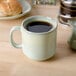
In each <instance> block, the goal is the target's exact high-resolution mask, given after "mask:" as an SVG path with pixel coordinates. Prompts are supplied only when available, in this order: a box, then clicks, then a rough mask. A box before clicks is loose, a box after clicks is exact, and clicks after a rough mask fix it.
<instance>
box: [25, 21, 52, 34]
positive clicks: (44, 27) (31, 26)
mask: <svg viewBox="0 0 76 76" xmlns="http://www.w3.org/2000/svg"><path fill="white" fill-rule="evenodd" d="M24 27H25V26H24ZM52 27H53V26H52V25H51V24H50V23H48V22H44V21H34V22H30V23H28V24H27V26H26V27H25V28H26V29H27V30H28V31H30V32H35V33H42V32H48V31H49V30H50V29H52Z"/></svg>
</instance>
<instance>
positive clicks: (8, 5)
mask: <svg viewBox="0 0 76 76" xmlns="http://www.w3.org/2000/svg"><path fill="white" fill-rule="evenodd" d="M21 12H22V6H21V4H20V3H19V2H18V1H17V0H0V16H13V15H18V14H20V13H21Z"/></svg>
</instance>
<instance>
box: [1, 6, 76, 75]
mask: <svg viewBox="0 0 76 76" xmlns="http://www.w3.org/2000/svg"><path fill="white" fill-rule="evenodd" d="M58 10H59V7H58V6H56V7H53V6H42V5H41V6H34V7H33V8H32V10H31V12H30V13H28V14H27V15H25V16H24V17H21V18H19V19H15V20H3V21H2V20H0V76H76V52H74V51H72V50H71V49H70V48H69V46H68V44H67V40H68V38H69V36H70V34H71V29H70V27H64V26H61V24H60V23H58V31H57V49H56V54H55V56H54V57H53V58H51V59H49V60H47V61H44V62H37V61H33V60H31V59H28V58H27V57H26V56H24V54H23V53H22V50H21V49H16V48H13V47H11V45H10V43H9V33H10V29H11V28H12V27H13V26H15V25H20V24H21V22H22V20H23V19H25V18H27V17H29V16H32V15H43V16H49V17H53V18H56V15H57V13H58ZM14 36H15V37H14V38H15V40H16V41H17V42H18V41H19V42H20V39H21V38H20V32H16V33H15V34H14Z"/></svg>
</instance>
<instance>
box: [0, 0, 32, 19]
mask: <svg viewBox="0 0 76 76" xmlns="http://www.w3.org/2000/svg"><path fill="white" fill-rule="evenodd" d="M18 1H19V2H20V3H21V5H22V8H23V10H22V13H21V14H19V15H15V16H9V17H0V20H10V19H16V18H19V17H22V16H24V15H26V14H27V13H29V12H30V11H31V5H30V4H29V3H28V2H27V1H25V0H18Z"/></svg>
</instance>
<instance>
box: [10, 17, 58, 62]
mask: <svg viewBox="0 0 76 76" xmlns="http://www.w3.org/2000/svg"><path fill="white" fill-rule="evenodd" d="M33 21H45V22H48V23H50V24H52V26H53V27H52V28H51V29H50V30H49V31H47V32H41V33H35V32H30V31H28V30H27V29H26V28H24V26H27V24H28V23H30V22H33ZM14 31H21V36H22V44H20V45H19V44H16V43H15V41H14V40H13V33H14ZM56 35H57V20H55V19H51V18H49V17H44V16H32V17H29V18H26V19H25V20H24V21H23V22H22V24H21V26H14V27H13V28H12V29H11V31H10V42H11V44H12V46H13V47H15V48H22V50H23V53H24V55H26V56H27V57H28V58H30V59H33V60H37V61H42V60H46V59H48V58H51V57H52V56H54V54H55V51H56Z"/></svg>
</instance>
